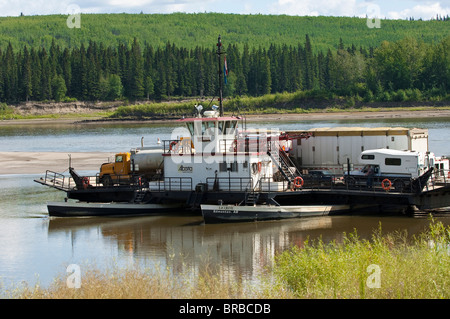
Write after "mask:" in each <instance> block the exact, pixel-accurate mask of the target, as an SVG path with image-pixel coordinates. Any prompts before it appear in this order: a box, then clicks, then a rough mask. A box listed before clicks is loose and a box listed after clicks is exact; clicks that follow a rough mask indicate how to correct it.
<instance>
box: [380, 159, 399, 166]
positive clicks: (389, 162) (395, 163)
mask: <svg viewBox="0 0 450 319" xmlns="http://www.w3.org/2000/svg"><path fill="white" fill-rule="evenodd" d="M384 164H385V165H391V166H400V165H402V159H401V158H386V159H385V160H384Z"/></svg>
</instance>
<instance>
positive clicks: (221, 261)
mask: <svg viewBox="0 0 450 319" xmlns="http://www.w3.org/2000/svg"><path fill="white" fill-rule="evenodd" d="M331 227H332V218H331V217H328V216H324V217H312V218H308V217H306V218H302V219H292V220H285V221H275V222H271V221H268V222H258V223H237V224H227V225H226V226H225V225H222V224H213V225H206V224H204V223H203V220H202V218H201V217H200V216H194V217H186V216H179V217H175V216H171V217H167V216H152V217H134V218H51V219H50V220H49V227H48V233H49V237H51V236H55V237H57V236H60V235H61V234H64V235H65V236H66V237H67V235H69V236H70V237H71V240H72V246H73V250H74V251H76V250H77V249H81V248H78V247H77V243H78V242H79V243H80V245H84V244H85V242H86V238H85V237H86V236H87V235H86V234H89V233H95V232H96V233H97V234H99V237H100V238H99V240H102V241H103V242H105V240H106V241H107V242H108V243H107V245H108V246H110V247H117V254H118V258H119V259H121V260H130V259H129V258H126V257H131V259H132V260H133V263H134V262H137V263H142V264H143V265H146V266H149V265H150V266H151V265H154V266H156V265H157V266H160V267H161V269H166V267H168V269H170V271H171V272H172V273H173V274H174V275H177V274H183V273H186V274H189V276H195V275H196V274H199V273H202V272H203V271H205V270H208V271H212V272H213V273H214V274H218V275H220V276H221V277H223V278H232V277H236V279H237V280H240V279H250V280H253V279H257V278H256V276H257V275H258V274H259V273H260V271H261V270H263V269H264V267H266V266H270V265H271V264H272V262H273V260H274V257H275V255H276V254H277V253H279V252H281V251H283V250H285V249H288V248H289V247H290V246H292V245H300V246H301V245H302V244H303V243H304V241H305V240H306V239H307V238H308V237H309V236H311V235H312V236H313V237H314V236H320V232H321V231H322V230H324V229H331ZM316 232H317V233H316Z"/></svg>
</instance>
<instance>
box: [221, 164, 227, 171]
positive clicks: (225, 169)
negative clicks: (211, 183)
mask: <svg viewBox="0 0 450 319" xmlns="http://www.w3.org/2000/svg"><path fill="white" fill-rule="evenodd" d="M219 171H221V172H226V171H227V163H226V162H223V163H219Z"/></svg>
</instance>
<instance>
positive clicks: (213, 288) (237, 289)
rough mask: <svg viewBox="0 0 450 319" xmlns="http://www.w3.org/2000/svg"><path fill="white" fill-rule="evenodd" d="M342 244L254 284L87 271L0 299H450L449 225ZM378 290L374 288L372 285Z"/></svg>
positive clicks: (293, 258) (312, 245) (297, 252)
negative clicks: (75, 280)
mask: <svg viewBox="0 0 450 319" xmlns="http://www.w3.org/2000/svg"><path fill="white" fill-rule="evenodd" d="M343 238H344V239H343V241H342V243H337V242H331V243H324V242H323V241H322V240H320V239H319V240H317V241H316V242H312V241H307V242H306V243H305V244H304V245H303V246H302V247H298V246H293V247H292V248H290V249H288V250H286V251H284V252H282V253H281V254H279V255H277V256H276V258H275V263H274V266H273V267H271V268H270V269H267V275H265V276H264V278H261V279H260V282H259V283H258V284H254V283H250V282H246V281H242V282H239V283H236V282H234V281H232V280H230V279H228V280H225V279H221V278H219V277H218V276H216V275H213V274H212V273H211V272H209V271H205V272H203V273H202V274H200V275H199V276H197V277H196V278H195V279H192V277H191V275H190V274H184V275H177V276H175V277H173V276H171V275H170V274H169V271H168V270H163V271H161V270H156V271H155V270H144V269H135V268H134V269H112V270H107V271H99V270H96V269H95V268H92V269H91V270H90V271H88V272H87V273H86V274H83V277H82V285H81V288H79V289H73V288H68V287H67V284H66V278H57V279H55V280H54V282H53V284H52V285H51V286H50V287H48V288H42V287H40V286H39V285H36V286H35V287H28V286H21V287H17V288H14V289H11V290H7V291H4V292H3V293H2V294H0V297H2V298H11V299H18V298H33V299H40V298H52V299H54V298H55V299H56V298H64V299H67V298H76V299H77V298H83V299H88V298H93V299H102V298H105V299H109V298H116V299H117V298H159V299H166V298H219V299H227V298H241V299H245V298H278V299H284V298H326V299H328V298H331V299H333V298H338V299H340V298H345V299H364V298H374V299H381V298H382V299H398V298H401V299H409V298H422V299H436V298H438V299H448V298H450V226H447V227H444V226H443V224H442V223H441V222H436V221H434V220H431V223H430V226H429V229H427V230H426V231H425V232H423V233H422V234H420V235H419V236H414V237H413V238H409V237H408V236H407V234H406V233H392V234H385V235H383V234H382V231H381V226H380V229H378V230H377V231H375V232H374V233H373V236H372V238H371V239H370V240H363V239H360V238H359V237H358V235H357V232H356V231H355V232H354V233H351V234H344V236H343ZM377 284H378V286H377Z"/></svg>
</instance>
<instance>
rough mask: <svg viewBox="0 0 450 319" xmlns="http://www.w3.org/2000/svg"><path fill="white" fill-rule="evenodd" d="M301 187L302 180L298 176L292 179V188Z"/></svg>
mask: <svg viewBox="0 0 450 319" xmlns="http://www.w3.org/2000/svg"><path fill="white" fill-rule="evenodd" d="M302 186H303V178H301V177H300V176H297V177H296V178H294V187H295V188H300V187H302Z"/></svg>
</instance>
